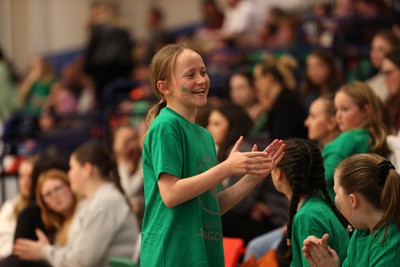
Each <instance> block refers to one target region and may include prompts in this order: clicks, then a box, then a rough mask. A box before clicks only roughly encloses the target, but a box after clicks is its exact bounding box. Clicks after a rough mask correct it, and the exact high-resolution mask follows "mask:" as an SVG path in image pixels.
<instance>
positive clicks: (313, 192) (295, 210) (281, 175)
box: [271, 139, 349, 266]
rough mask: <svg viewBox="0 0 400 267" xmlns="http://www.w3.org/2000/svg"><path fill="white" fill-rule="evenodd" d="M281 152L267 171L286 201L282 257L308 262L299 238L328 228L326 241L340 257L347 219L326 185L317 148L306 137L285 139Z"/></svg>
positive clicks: (299, 263) (302, 263)
mask: <svg viewBox="0 0 400 267" xmlns="http://www.w3.org/2000/svg"><path fill="white" fill-rule="evenodd" d="M284 152H285V157H284V158H283V159H282V160H281V161H280V162H279V163H278V164H277V166H276V167H275V168H274V169H273V170H272V173H271V176H272V181H273V183H274V185H275V187H276V189H277V190H278V191H280V192H282V193H283V194H285V195H286V196H287V198H288V199H289V201H290V204H289V222H288V225H287V231H286V237H287V245H288V250H287V253H286V255H285V257H284V260H285V259H286V260H287V261H289V262H290V266H309V263H308V261H307V259H306V258H305V257H304V256H303V253H302V251H301V249H302V247H303V240H304V239H305V238H306V237H308V236H309V235H311V234H312V235H316V236H322V235H323V234H325V233H326V232H328V233H330V234H331V235H332V236H333V238H332V239H331V240H330V242H329V245H330V246H331V247H334V248H335V249H336V250H337V251H338V255H339V259H340V261H343V260H344V258H345V257H346V247H347V244H348V242H349V234H348V233H347V232H346V227H347V225H348V223H347V221H346V219H345V218H344V217H343V216H342V215H341V214H340V212H339V211H338V209H337V208H336V207H335V205H334V204H333V202H332V200H331V198H330V196H329V194H328V191H327V189H326V181H325V178H324V165H323V161H322V156H321V152H320V150H319V148H318V147H317V146H316V145H315V144H314V143H313V142H311V141H309V140H303V139H288V140H286V141H285V149H284ZM278 254H279V253H278Z"/></svg>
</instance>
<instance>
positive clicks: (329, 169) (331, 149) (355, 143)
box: [321, 128, 371, 200]
mask: <svg viewBox="0 0 400 267" xmlns="http://www.w3.org/2000/svg"><path fill="white" fill-rule="evenodd" d="M370 139H371V135H370V133H369V131H368V130H366V129H364V128H359V129H353V130H349V131H346V132H343V133H341V134H340V135H339V136H338V137H336V139H335V140H333V141H332V142H330V143H329V144H326V145H325V146H324V147H323V148H322V153H321V154H322V157H323V159H324V167H325V179H326V183H327V189H328V192H329V195H330V196H331V198H332V200H334V199H335V192H334V191H333V175H334V173H335V169H336V167H337V166H338V164H339V163H340V162H341V161H342V160H344V159H346V158H347V157H348V156H350V155H353V154H358V153H367V152H369V148H368V146H369V142H370Z"/></svg>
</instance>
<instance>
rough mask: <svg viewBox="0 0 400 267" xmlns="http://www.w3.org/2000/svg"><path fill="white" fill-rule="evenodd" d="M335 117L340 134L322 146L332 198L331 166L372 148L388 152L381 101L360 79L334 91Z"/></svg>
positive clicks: (383, 152)
mask: <svg viewBox="0 0 400 267" xmlns="http://www.w3.org/2000/svg"><path fill="white" fill-rule="evenodd" d="M334 103H335V108H336V121H337V123H338V125H339V128H340V131H341V134H340V135H339V136H338V137H336V138H335V139H334V140H333V141H332V142H330V143H328V144H326V145H325V146H324V147H323V148H322V157H323V158H324V166H325V178H326V179H327V186H328V192H329V194H330V196H331V198H332V199H334V197H335V194H334V192H333V174H334V170H335V168H336V167H337V165H338V164H339V162H341V161H342V160H344V159H345V158H347V157H348V156H350V155H352V154H357V153H366V152H374V153H378V154H381V155H385V156H386V155H388V153H389V150H388V147H387V144H386V136H387V130H386V126H385V124H384V123H383V115H382V114H383V110H382V103H381V102H380V100H379V99H378V97H377V96H376V95H375V94H374V92H373V91H372V89H371V88H370V87H369V86H368V85H366V84H365V83H363V82H358V81H356V82H352V83H348V84H345V85H344V86H342V87H341V88H340V89H339V90H338V92H337V93H336V95H335V99H334Z"/></svg>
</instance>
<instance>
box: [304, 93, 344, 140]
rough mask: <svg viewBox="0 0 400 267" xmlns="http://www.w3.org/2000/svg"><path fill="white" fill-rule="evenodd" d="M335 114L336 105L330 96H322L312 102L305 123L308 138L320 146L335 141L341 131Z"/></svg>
mask: <svg viewBox="0 0 400 267" xmlns="http://www.w3.org/2000/svg"><path fill="white" fill-rule="evenodd" d="M335 114H336V109H335V105H334V103H333V100H332V99H331V98H330V97H328V96H320V97H318V98H317V99H315V100H314V101H313V102H311V106H310V109H309V111H308V117H307V119H306V120H305V121H304V125H305V126H306V127H307V130H308V139H309V140H312V141H315V142H317V144H318V145H319V146H320V148H322V147H324V145H326V144H328V143H330V142H331V141H333V140H334V139H335V138H336V137H337V136H338V135H339V133H340V130H339V126H338V123H337V121H336V118H335Z"/></svg>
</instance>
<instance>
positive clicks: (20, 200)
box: [12, 155, 39, 218]
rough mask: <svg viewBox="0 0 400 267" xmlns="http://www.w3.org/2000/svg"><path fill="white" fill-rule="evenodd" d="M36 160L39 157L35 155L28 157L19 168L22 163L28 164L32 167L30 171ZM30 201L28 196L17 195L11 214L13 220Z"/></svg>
mask: <svg viewBox="0 0 400 267" xmlns="http://www.w3.org/2000/svg"><path fill="white" fill-rule="evenodd" d="M38 159H39V156H37V155H33V156H29V157H27V158H25V159H23V160H22V161H21V163H20V166H21V165H22V164H24V163H28V164H31V165H32V169H33V166H34V165H35V163H36V161H37V160H38ZM31 180H32V174H31ZM30 192H31V190H30ZM30 199H31V197H30V196H28V197H24V196H23V195H22V194H21V193H19V198H18V200H17V203H16V204H15V207H14V212H13V213H12V217H13V218H18V216H19V215H20V214H21V212H22V211H23V210H24V209H25V208H26V207H27V206H28V204H29V201H30Z"/></svg>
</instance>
